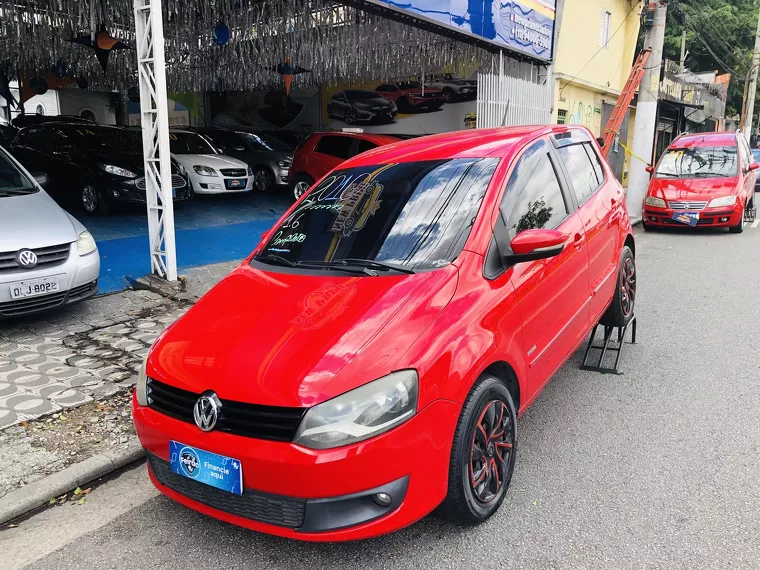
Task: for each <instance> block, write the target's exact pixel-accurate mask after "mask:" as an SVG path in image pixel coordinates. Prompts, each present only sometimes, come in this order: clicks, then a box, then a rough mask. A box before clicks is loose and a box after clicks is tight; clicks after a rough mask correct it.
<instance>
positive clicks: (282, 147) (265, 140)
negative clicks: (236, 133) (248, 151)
mask: <svg viewBox="0 0 760 570" xmlns="http://www.w3.org/2000/svg"><path fill="white" fill-rule="evenodd" d="M240 134H241V135H243V136H244V137H245V138H246V139H247V140H248V141H249V142H251V143H253V144H254V145H256V144H259V145H261V146H263V147H264V149H265V150H268V151H272V152H274V151H291V150H293V149H292V148H290V145H288V144H286V143H285V142H283V141H281V140H280V139H279V138H277V137H276V136H275V135H271V134H266V133H257V134H253V133H240Z"/></svg>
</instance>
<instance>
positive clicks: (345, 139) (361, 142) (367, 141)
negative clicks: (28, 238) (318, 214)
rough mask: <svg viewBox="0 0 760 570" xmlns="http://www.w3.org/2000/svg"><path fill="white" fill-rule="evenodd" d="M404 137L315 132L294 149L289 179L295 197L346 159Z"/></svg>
mask: <svg viewBox="0 0 760 570" xmlns="http://www.w3.org/2000/svg"><path fill="white" fill-rule="evenodd" d="M399 140H401V139H400V138H399V137H395V136H390V135H375V134H372V133H339V132H335V133H314V134H313V135H311V136H310V137H309V138H307V139H306V140H305V141H303V142H302V143H301V144H300V145H299V146H298V148H297V149H296V150H295V152H294V153H293V164H292V165H291V167H290V174H289V176H288V183H289V185H290V188H291V189H292V190H293V194H294V196H295V197H296V199H298V198H300V197H301V195H302V194H303V193H304V192H306V191H307V190H308V189H309V188H310V187H311V186H312V184H314V183H315V182H316V181H317V180H319V179H320V178H322V177H323V176H324V175H325V174H327V173H328V172H330V171H331V170H332V169H333V168H335V167H336V166H338V165H339V164H340V163H341V162H343V161H344V160H348V159H349V158H351V157H352V156H356V155H357V154H360V153H362V152H365V151H368V150H372V149H373V148H377V147H378V146H382V145H386V144H391V143H394V142H398V141H399Z"/></svg>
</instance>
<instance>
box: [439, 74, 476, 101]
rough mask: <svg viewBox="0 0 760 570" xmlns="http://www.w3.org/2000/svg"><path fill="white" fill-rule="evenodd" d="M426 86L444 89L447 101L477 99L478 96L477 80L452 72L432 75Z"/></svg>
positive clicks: (444, 96)
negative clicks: (458, 75)
mask: <svg viewBox="0 0 760 570" xmlns="http://www.w3.org/2000/svg"><path fill="white" fill-rule="evenodd" d="M426 87H433V88H435V89H440V90H441V91H443V98H444V99H446V102H447V103H451V102H452V101H465V100H467V99H475V98H476V97H477V96H478V82H477V81H475V80H472V79H465V78H463V77H457V76H456V75H452V74H451V73H444V74H443V75H438V76H433V77H431V78H430V82H428V83H427V84H426Z"/></svg>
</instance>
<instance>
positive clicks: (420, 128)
mask: <svg viewBox="0 0 760 570" xmlns="http://www.w3.org/2000/svg"><path fill="white" fill-rule="evenodd" d="M417 128H418V129H419V130H421V131H422V132H423V133H425V134H426V135H429V134H430V133H429V132H427V131H426V130H425V129H423V128H422V126H421V125H417Z"/></svg>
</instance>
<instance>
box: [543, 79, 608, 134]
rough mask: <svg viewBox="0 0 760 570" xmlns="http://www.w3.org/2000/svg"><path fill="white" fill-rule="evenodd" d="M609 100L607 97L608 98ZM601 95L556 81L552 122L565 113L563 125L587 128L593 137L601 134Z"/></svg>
mask: <svg viewBox="0 0 760 570" xmlns="http://www.w3.org/2000/svg"><path fill="white" fill-rule="evenodd" d="M608 99H609V97H608ZM602 100H603V97H602V94H601V93H599V92H598V91H596V90H594V89H589V88H587V87H584V86H582V85H577V84H575V83H568V82H566V81H562V80H558V81H557V85H556V89H555V90H554V121H555V122H557V119H558V117H559V111H560V110H561V111H564V112H565V124H567V125H583V126H584V127H588V128H589V129H590V130H591V132H592V133H594V136H595V137H598V136H601V132H602Z"/></svg>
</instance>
